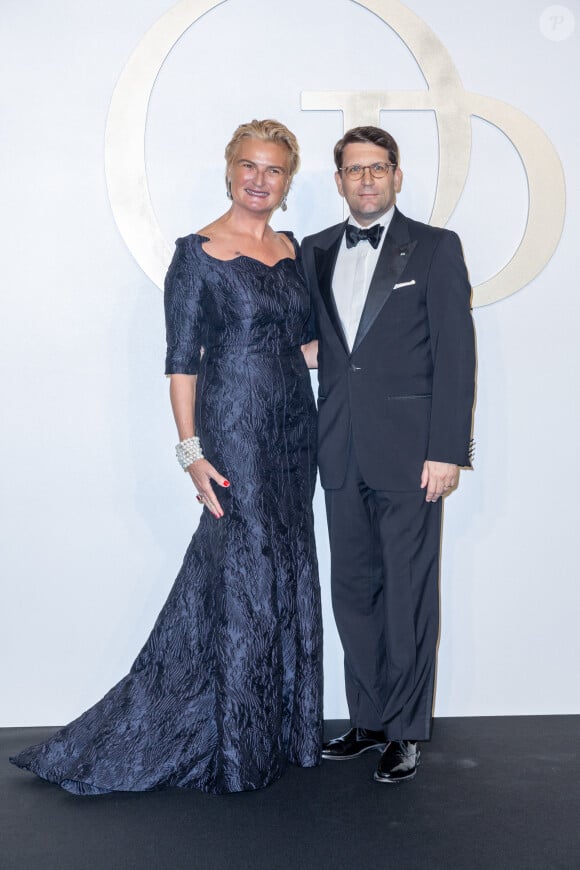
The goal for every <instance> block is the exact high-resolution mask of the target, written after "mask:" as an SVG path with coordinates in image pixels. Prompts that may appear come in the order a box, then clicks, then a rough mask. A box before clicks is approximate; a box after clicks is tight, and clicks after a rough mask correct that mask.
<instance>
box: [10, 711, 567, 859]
mask: <svg viewBox="0 0 580 870" xmlns="http://www.w3.org/2000/svg"><path fill="white" fill-rule="evenodd" d="M344 724H345V723H343V722H329V723H327V726H328V736H335V735H336V734H337V733H340V731H341V730H342V728H343V725H344ZM52 730H53V729H47V728H34V729H33V728H27V729H24V728H22V729H16V728H5V729H2V730H0V823H1V827H0V870H37V868H38V870H104V868H107V870H149V868H152V870H186V868H187V870H226V868H227V870H302V868H304V870H311V868H312V870H314V868H317V870H375V868H376V870H390V868H394V870H424V868H429V870H472V868H482V870H504V868H505V870H519V868H522V870H552V868H554V870H556V868H562V870H580V716H535V717H503V718H472V719H439V720H437V721H436V723H435V728H434V733H433V739H432V741H431V743H429V744H424V745H423V747H422V765H421V768H420V770H419V773H418V776H417V778H416V779H415V780H414V781H413V782H410V783H406V784H404V785H403V784H401V785H397V786H392V785H378V784H377V783H374V782H373V781H372V772H373V769H374V766H375V764H376V761H377V759H378V754H377V753H375V752H369V753H367V754H366V755H365V756H362V757H361V758H360V759H357V760H355V761H350V762H341V763H339V762H325V763H324V764H322V765H321V767H319V768H315V769H313V770H299V769H296V768H291V769H290V770H289V771H288V772H287V773H286V775H285V776H284V778H283V779H282V780H280V781H279V782H277V783H276V784H275V785H273V786H271V787H270V788H268V789H265V790H263V791H260V792H253V793H246V794H237V795H229V796H226V797H215V796H209V795H204V794H200V793H197V792H184V791H177V790H173V791H166V792H153V793H148V794H115V795H107V796H104V797H96V798H89V797H84V798H79V797H73V796H72V795H69V794H67V793H65V792H62V791H61V790H60V789H59V788H58V787H56V786H53V785H49V784H48V783H45V782H43V781H40V780H38V779H37V778H36V777H34V776H33V775H32V774H29V773H25V772H22V771H20V770H17V769H16V768H14V767H13V766H12V765H10V764H8V762H7V759H8V756H9V755H11V754H12V753H13V752H14V751H15V750H17V749H20V748H23V747H24V746H25V745H28V744H30V743H35V742H38V741H39V740H41V739H43V738H44V737H46V736H48V735H49V734H50V733H51V732H52Z"/></svg>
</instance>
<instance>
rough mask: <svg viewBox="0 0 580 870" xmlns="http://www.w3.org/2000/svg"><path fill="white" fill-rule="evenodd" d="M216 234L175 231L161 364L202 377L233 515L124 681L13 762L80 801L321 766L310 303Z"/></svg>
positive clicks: (295, 279) (211, 534) (293, 270)
mask: <svg viewBox="0 0 580 870" xmlns="http://www.w3.org/2000/svg"><path fill="white" fill-rule="evenodd" d="M203 241H205V239H204V237H202V236H199V235H190V236H187V237H186V238H184V239H179V240H178V242H177V248H176V252H175V255H174V258H173V261H172V263H171V266H170V268H169V272H168V274H167V279H166V288H165V309H166V321H167V340H168V351H167V364H166V371H167V373H168V374H172V373H186V374H197V375H198V378H197V393H196V433H197V434H198V435H199V436H200V439H201V443H202V446H203V450H204V453H205V456H206V458H207V459H208V460H209V461H210V462H211V463H212V464H213V465H214V466H215V467H216V468H217V470H218V471H219V472H221V473H222V474H223V475H224V476H225V477H226V478H227V479H228V480H229V481H230V484H231V485H230V487H229V489H222V488H219V493H218V497H219V500H220V503H221V505H222V507H223V509H224V513H225V515H224V517H223V518H222V519H219V520H216V519H215V518H214V517H213V516H212V515H211V514H210V513H209V511H208V510H207V509H204V511H203V514H202V517H201V521H200V524H199V527H198V529H197V531H196V532H195V534H194V536H193V539H192V541H191V544H190V546H189V548H188V550H187V552H186V554H185V559H184V562H183V566H182V568H181V571H180V573H179V575H178V577H177V579H176V581H175V584H174V586H173V588H172V590H171V592H170V594H169V597H168V600H167V602H166V604H165V605H164V607H163V610H162V611H161V613H160V615H159V617H158V619H157V622H156V624H155V626H154V628H153V631H152V633H151V635H150V637H149V639H148V640H147V642H146V644H145V646H144V647H143V649H142V651H141V652H140V654H139V656H138V658H137V659H136V661H135V663H134V664H133V666H132V668H131V671H130V672H129V674H128V675H127V676H126V677H125V678H124V679H122V680H121V681H120V682H119V683H118V684H117V685H116V686H115V687H114V688H113V689H111V690H110V691H109V692H108V694H107V695H105V697H104V698H103V699H102V700H101V701H99V702H98V703H97V704H96V705H95V706H94V707H92V708H91V709H90V710H88V711H87V712H86V713H83V715H82V716H80V717H79V718H78V719H76V720H75V721H74V722H72V723H71V724H70V725H67V726H66V727H64V728H62V729H61V730H60V731H58V732H57V733H56V734H55V735H54V736H53V737H52V738H51V739H50V740H48V741H47V742H46V743H43V744H39V745H38V746H33V747H30V748H29V749H26V750H24V751H23V752H21V753H20V754H19V755H18V756H17V757H16V758H13V759H11V761H13V763H14V764H17V765H18V766H19V767H22V768H26V769H28V770H31V771H32V772H34V773H36V774H37V775H38V776H41V777H43V778H45V779H47V780H50V781H52V782H56V783H58V784H59V785H60V786H62V787H63V788H65V789H67V790H69V791H71V792H74V793H76V794H100V793H105V792H110V791H144V790H149V789H158V788H164V787H169V786H178V787H182V788H197V789H201V790H203V791H208V792H214V793H224V792H234V791H243V790H250V789H256V788H261V787H263V786H265V785H268V783H270V782H272V781H273V780H275V779H277V778H278V777H279V776H280V775H281V774H282V773H283V770H284V767H285V765H286V764H287V762H291V763H294V764H297V765H301V766H304V767H309V766H314V765H316V764H318V763H319V760H320V751H321V729H322V703H321V691H322V666H321V643H322V630H321V615H320V594H319V586H318V574H317V563H316V554H315V543H314V531H313V517H312V495H313V489H314V482H315V473H316V469H315V428H316V420H315V410H314V400H313V396H312V390H311V386H310V377H309V373H308V369H307V368H306V364H305V362H304V359H303V356H302V353H301V351H300V343H301V342H303V341H304V340H306V339H307V338H308V337H309V336H308V334H307V326H306V324H307V321H308V316H309V300H308V294H307V291H306V288H305V285H304V282H303V279H302V275H301V271H300V270H301V267H300V263H299V261H294V260H293V259H292V258H290V257H288V258H285V259H283V260H280V261H279V262H278V263H277V264H276V265H275V266H273V267H269V266H266V265H264V264H263V263H261V262H260V261H257V260H254V259H252V258H249V257H239V258H237V259H235V260H229V261H225V262H224V261H220V260H216V259H215V258H213V257H211V256H210V255H209V254H207V253H206V252H205V251H204V250H203V247H202V243H203ZM294 244H295V243H294ZM202 348H203V353H200V352H201V349H202ZM200 357H201V358H200ZM192 497H193V493H192Z"/></svg>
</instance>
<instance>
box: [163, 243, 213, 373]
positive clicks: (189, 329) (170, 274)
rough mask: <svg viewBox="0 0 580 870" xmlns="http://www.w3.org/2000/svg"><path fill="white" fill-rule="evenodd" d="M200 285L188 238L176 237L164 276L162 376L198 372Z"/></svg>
mask: <svg viewBox="0 0 580 870" xmlns="http://www.w3.org/2000/svg"><path fill="white" fill-rule="evenodd" d="M202 287H203V282H202V280H201V278H200V275H199V272H198V270H197V269H196V263H195V258H194V256H193V250H192V246H191V239H190V238H184V239H177V242H176V247H175V253H174V255H173V259H172V261H171V265H170V266H169V269H168V271H167V275H166V278H165V296H164V302H165V332H166V337H167V356H166V358H165V374H166V375H174V374H184V375H196V374H197V372H198V369H199V359H200V351H201V346H202V344H203V327H204V322H203V315H202V308H201V301H202V300H201V295H202Z"/></svg>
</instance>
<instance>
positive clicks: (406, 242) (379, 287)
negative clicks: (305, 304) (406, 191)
mask: <svg viewBox="0 0 580 870" xmlns="http://www.w3.org/2000/svg"><path fill="white" fill-rule="evenodd" d="M416 245H417V242H416V241H413V242H412V241H411V240H410V238H409V228H408V225H407V220H406V218H405V217H404V216H403V215H402V214H401V213H400V212H399V211H395V214H394V215H393V218H392V220H391V224H390V226H389V231H388V233H387V237H386V239H385V242H384V244H383V247H382V250H381V253H380V256H379V259H378V262H377V266H376V269H375V272H374V275H373V277H372V280H371V284H370V287H369V292H368V294H367V298H366V302H365V306H364V308H363V313H362V315H361V319H360V323H359V325H358V331H357V334H356V338H355V340H354V345H353V348H352V352H353V353H354V352H355V350H357V348H358V347H359V345H360V343H361V341H362V340H363V339H364V337H365V336H366V335H367V333H368V331H369V329H370V328H371V326H372V325H373V323H374V322H375V320H376V319H377V317H378V316H379V314H380V312H381V311H382V309H383V307H384V305H385V303H386V301H387V300H388V298H389V296H390V295H391V293H392V292H393V287H394V286H395V284H396V283H397V280H398V279H399V277H400V275H401V273H402V271H403V269H404V268H405V267H406V265H407V263H408V262H409V260H410V258H411V255H412V253H413V251H414V250H415V247H416Z"/></svg>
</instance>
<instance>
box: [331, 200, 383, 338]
mask: <svg viewBox="0 0 580 870" xmlns="http://www.w3.org/2000/svg"><path fill="white" fill-rule="evenodd" d="M394 212H395V206H392V207H391V208H390V209H389V210H388V211H387V212H385V214H384V215H383V216H382V217H381V218H380V219H379V220H378V221H375V224H381V226H383V227H384V230H383V233H382V235H381V240H380V242H379V244H378V246H377V247H376V248H373V246H372V245H371V243H370V242H369V241H368V240H367V239H364V240H363V241H360V242H359V243H358V245H355V246H354V248H347V247H346V233H345V235H344V236H343V238H342V243H341V245H340V250H339V252H338V257H337V258H336V265H335V267H334V275H333V278H332V292H333V293H334V301H335V302H336V307H337V310H338V316H339V317H340V321H341V323H342V328H343V329H344V334H345V336H346V341H347V344H348V347H349V350H352V346H353V344H354V340H355V337H356V333H357V330H358V325H359V323H360V319H361V315H362V312H363V308H364V305H365V302H366V299H367V294H368V292H369V287H370V284H371V281H372V278H373V275H374V271H375V268H376V265H377V262H378V259H379V255H380V253H381V250H382V248H383V245H384V243H385V238H386V235H387V233H388V231H389V224H390V223H391V218H392V217H393V214H394ZM348 222H349V223H351V224H353V225H354V226H355V227H359V228H360V229H364V227H362V226H361V225H360V224H359V223H357V221H355V219H354V218H353V217H352V216H351V217H349V219H348ZM375 224H372V226H374V225H375Z"/></svg>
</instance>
